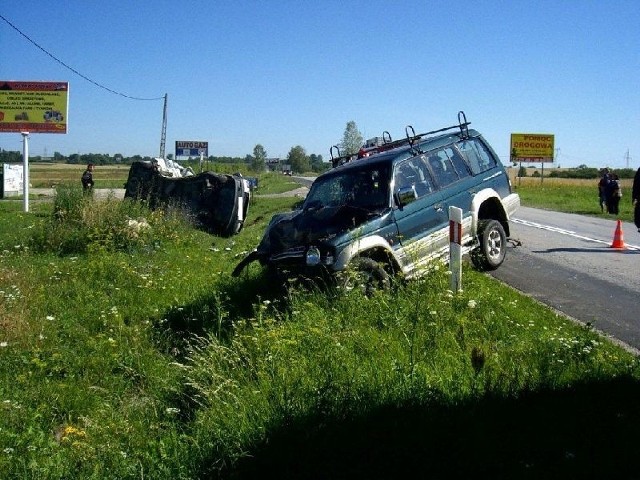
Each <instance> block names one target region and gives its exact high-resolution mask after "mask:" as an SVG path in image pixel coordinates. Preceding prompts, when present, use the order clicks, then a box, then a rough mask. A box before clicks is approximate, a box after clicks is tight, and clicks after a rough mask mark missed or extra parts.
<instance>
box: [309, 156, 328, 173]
mask: <svg viewBox="0 0 640 480" xmlns="http://www.w3.org/2000/svg"><path fill="white" fill-rule="evenodd" d="M309 163H311V170H313V171H314V172H316V173H320V172H323V171H324V170H325V169H327V168H328V164H325V163H324V161H323V160H322V155H316V154H315V153H312V154H311V155H309Z"/></svg>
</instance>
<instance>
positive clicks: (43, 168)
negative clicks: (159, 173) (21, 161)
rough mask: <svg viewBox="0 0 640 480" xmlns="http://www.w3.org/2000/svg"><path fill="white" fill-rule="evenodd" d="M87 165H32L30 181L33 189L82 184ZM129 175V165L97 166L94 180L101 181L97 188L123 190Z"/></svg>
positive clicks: (30, 167)
mask: <svg viewBox="0 0 640 480" xmlns="http://www.w3.org/2000/svg"><path fill="white" fill-rule="evenodd" d="M86 167H87V166H86V165H70V164H66V163H31V164H30V165H29V179H30V183H31V186H32V187H33V188H54V187H56V186H57V185H62V184H67V183H74V182H77V183H78V184H79V183H80V177H81V176H82V172H84V171H85V169H86ZM128 175H129V165H99V166H96V169H95V172H94V178H95V179H96V180H98V179H99V181H100V182H99V183H98V184H97V185H96V188H122V186H123V185H124V183H125V182H126V181H127V176H128Z"/></svg>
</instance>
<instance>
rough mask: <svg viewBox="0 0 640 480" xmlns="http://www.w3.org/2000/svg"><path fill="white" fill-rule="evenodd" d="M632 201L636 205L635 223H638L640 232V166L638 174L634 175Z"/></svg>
mask: <svg viewBox="0 0 640 480" xmlns="http://www.w3.org/2000/svg"><path fill="white" fill-rule="evenodd" d="M631 203H632V205H633V206H634V209H633V223H635V224H636V227H638V232H640V168H638V171H636V176H635V177H633V187H632V190H631Z"/></svg>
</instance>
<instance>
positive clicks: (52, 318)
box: [47, 315, 56, 322]
mask: <svg viewBox="0 0 640 480" xmlns="http://www.w3.org/2000/svg"><path fill="white" fill-rule="evenodd" d="M55 319H56V317H54V316H53V315H47V320H49V321H50V322H52V321H54V320H55Z"/></svg>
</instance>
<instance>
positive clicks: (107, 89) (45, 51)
mask: <svg viewBox="0 0 640 480" xmlns="http://www.w3.org/2000/svg"><path fill="white" fill-rule="evenodd" d="M0 19H2V20H4V21H5V22H6V23H7V24H8V25H9V26H10V27H11V28H13V29H14V30H15V31H16V32H18V33H19V34H20V35H22V36H23V37H24V38H26V39H27V40H28V41H29V42H30V43H32V44H33V45H35V46H36V48H38V49H39V50H42V51H43V52H44V53H46V54H47V55H48V56H50V57H51V58H53V59H54V60H55V61H56V62H58V63H59V64H60V65H62V66H63V67H65V68H67V69H68V70H71V71H72V72H73V73H75V74H76V75H78V76H79V77H82V78H84V79H85V80H86V81H87V82H89V83H93V84H94V85H95V86H96V87H100V88H102V89H103V90H106V91H107V92H109V93H113V94H114V95H120V96H121V97H124V98H128V99H130V100H164V95H163V96H162V97H154V98H141V97H132V96H131V95H126V94H124V93H121V92H118V91H116V90H112V89H110V88H109V87H105V86H104V85H102V84H100V83H98V82H96V81H94V80H91V79H90V78H89V77H87V76H85V75H83V74H82V73H80V72H79V71H77V70H76V69H75V68H73V67H70V66H69V65H67V64H66V63H64V62H63V61H62V60H60V59H59V58H57V57H56V56H55V55H53V54H52V53H50V52H48V51H47V50H45V49H44V48H43V47H41V46H40V45H38V44H37V43H36V42H35V41H34V40H32V39H31V38H30V37H29V36H28V35H27V34H25V33H23V32H22V31H21V30H20V29H19V28H18V27H16V26H15V25H14V24H13V23H11V22H10V21H9V20H7V19H6V18H5V17H3V16H2V14H0Z"/></svg>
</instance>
